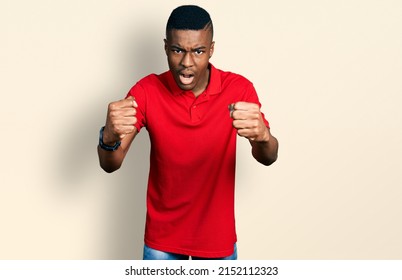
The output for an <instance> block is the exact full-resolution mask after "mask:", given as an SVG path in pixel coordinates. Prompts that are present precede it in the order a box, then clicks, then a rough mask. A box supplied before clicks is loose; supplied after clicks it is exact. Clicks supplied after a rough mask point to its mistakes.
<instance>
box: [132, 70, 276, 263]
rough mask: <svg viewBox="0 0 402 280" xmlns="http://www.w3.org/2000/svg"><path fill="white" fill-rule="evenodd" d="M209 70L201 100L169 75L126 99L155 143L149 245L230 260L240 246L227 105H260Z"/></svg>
mask: <svg viewBox="0 0 402 280" xmlns="http://www.w3.org/2000/svg"><path fill="white" fill-rule="evenodd" d="M210 67H211V71H210V73H211V74H210V81H209V85H208V87H207V88H206V90H205V91H204V92H203V93H202V94H201V95H199V96H198V97H197V98H196V97H195V96H194V94H193V93H192V92H191V91H183V90H181V89H180V88H179V87H178V86H177V84H176V83H175V81H174V79H173V75H172V74H171V72H170V71H167V72H165V73H163V74H160V75H155V74H152V75H149V76H147V77H145V78H143V79H142V80H140V81H139V82H138V83H137V84H136V85H135V86H133V88H132V89H131V90H130V92H129V93H128V96H129V95H132V96H134V97H135V99H136V101H137V103H138V109H137V119H138V122H137V124H136V127H137V129H138V131H140V129H141V128H142V127H145V128H146V129H147V130H148V132H149V137H150V141H151V156H150V171H149V180H148V191H147V217H146V228H145V244H146V245H147V246H149V247H151V248H154V249H157V250H161V251H165V252H172V253H178V254H186V255H191V256H198V257H205V258H218V257H225V256H229V255H231V254H232V253H233V245H234V243H235V242H236V240H237V238H236V230H235V216H234V198H235V197H234V187H235V165H236V162H235V160H236V135H237V133H236V130H235V129H234V128H233V126H232V119H231V118H230V115H229V110H228V105H229V104H231V103H235V102H237V101H247V102H253V103H257V104H259V105H260V103H259V101H258V97H257V94H256V91H255V89H254V87H253V85H252V83H251V82H250V81H248V80H247V79H245V78H244V77H242V76H240V75H237V74H234V73H230V72H224V71H221V70H218V69H216V68H215V67H214V66H212V65H210ZM264 120H265V118H264ZM265 122H266V125H267V126H268V122H267V121H266V120H265Z"/></svg>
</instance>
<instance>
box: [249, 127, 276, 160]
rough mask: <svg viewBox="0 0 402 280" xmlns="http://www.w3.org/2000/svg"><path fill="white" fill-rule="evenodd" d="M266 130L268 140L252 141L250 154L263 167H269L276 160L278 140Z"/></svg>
mask: <svg viewBox="0 0 402 280" xmlns="http://www.w3.org/2000/svg"><path fill="white" fill-rule="evenodd" d="M267 130H268V139H266V140H264V141H252V140H250V144H251V153H252V155H253V157H254V158H255V159H256V160H257V161H258V162H259V163H261V164H263V165H267V166H268V165H271V164H272V163H274V162H275V161H276V159H277V158H278V140H277V139H276V138H275V137H274V136H272V135H271V133H270V131H269V129H267Z"/></svg>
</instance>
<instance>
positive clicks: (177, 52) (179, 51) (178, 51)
mask: <svg viewBox="0 0 402 280" xmlns="http://www.w3.org/2000/svg"><path fill="white" fill-rule="evenodd" d="M173 52H174V53H176V54H181V53H182V52H183V51H182V50H178V49H174V50H173Z"/></svg>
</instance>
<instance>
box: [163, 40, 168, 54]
mask: <svg viewBox="0 0 402 280" xmlns="http://www.w3.org/2000/svg"><path fill="white" fill-rule="evenodd" d="M163 42H164V43H165V46H164V48H165V53H166V55H168V44H167V40H166V39H163Z"/></svg>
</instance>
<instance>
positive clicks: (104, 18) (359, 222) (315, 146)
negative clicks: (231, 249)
mask: <svg viewBox="0 0 402 280" xmlns="http://www.w3.org/2000/svg"><path fill="white" fill-rule="evenodd" d="M194 2H195V3H197V4H199V5H201V6H203V7H205V8H206V9H207V10H208V11H209V12H210V14H211V16H212V18H213V20H214V24H215V32H216V33H215V34H216V36H215V41H216V50H215V54H214V57H213V58H212V62H213V63H214V65H216V66H217V67H219V68H221V69H225V70H231V71H233V72H238V73H241V74H243V75H244V76H246V77H248V78H249V79H250V80H252V81H253V82H254V84H255V87H256V88H257V91H258V93H259V95H260V99H261V102H262V104H263V111H264V112H265V113H266V115H267V117H268V119H269V121H270V123H271V126H272V133H273V134H274V135H276V136H277V137H278V139H279V141H280V156H279V160H278V161H277V162H276V163H275V164H274V165H273V166H271V167H269V168H266V167H263V166H260V165H259V164H258V163H256V162H255V161H254V160H253V159H252V157H251V155H250V147H249V144H248V143H247V141H246V140H245V139H239V147H238V166H237V170H238V173H237V196H236V199H237V207H236V212H237V226H238V237H239V242H238V247H239V258H240V259H401V258H402V238H401V236H402V225H401V223H402V222H401V214H402V203H401V201H402V188H401V187H402V173H401V158H402V132H401V129H402V113H401V111H400V107H401V103H402V97H401V94H402V79H401V74H402V36H401V34H402V2H401V1H397V0H395V1H392V0H383V1H380V0H378V1H374V0H368V1H367V0H365V1H364V0H354V1H353V0H350V1H343V0H342V1H339V0H337V1H335V0H334V1H329V0H328V1H319V0H316V1H314V0H307V1H297V0H289V1H256V0H248V1H233V0H231V1H212V0H209V1H194ZM194 2H193V3H194ZM0 3H1V4H0V11H1V12H0V32H1V37H0V40H1V44H0V50H1V51H0V69H1V72H0V74H1V75H0V77H1V82H0V92H1V109H0V121H1V126H0V131H1V137H0V147H1V163H0V167H1V168H0V170H1V183H0V184H1V188H0V221H1V230H0V259H139V258H141V248H142V244H143V243H142V239H143V230H144V217H145V203H144V200H145V185H146V180H147V171H148V153H149V144H148V138H147V137H148V136H147V134H146V133H141V135H140V136H139V137H138V139H137V140H136V143H135V145H133V146H132V150H131V152H130V154H129V156H128V158H127V160H126V162H125V164H124V166H123V167H122V169H121V170H119V171H118V172H116V173H114V174H106V173H104V172H103V171H102V170H101V169H100V168H99V165H98V159H97V155H96V145H97V139H98V130H99V128H100V127H101V126H102V125H103V123H104V120H105V114H106V106H107V103H108V102H110V101H112V100H116V99H120V98H122V97H124V96H125V94H126V92H127V91H128V90H129V88H130V87H131V86H132V85H133V84H134V83H135V82H136V81H137V80H138V79H139V78H141V77H142V76H144V75H146V74H148V73H150V72H155V73H160V72H162V71H164V70H166V69H167V63H166V58H165V56H164V53H163V42H162V39H163V38H164V28H165V23H166V20H167V18H168V16H169V14H170V12H171V10H172V9H173V8H175V7H176V6H177V5H179V4H183V3H187V2H186V1H161V0H160V1H152V0H146V1H128V0H125V1H124V0H123V1H95V0H92V1H91V0H86V1H81V0H59V1H53V0H37V1H28V0H25V1H24V0H13V1H11V0H10V1H7V0H6V1H4V0H1V2H0Z"/></svg>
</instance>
